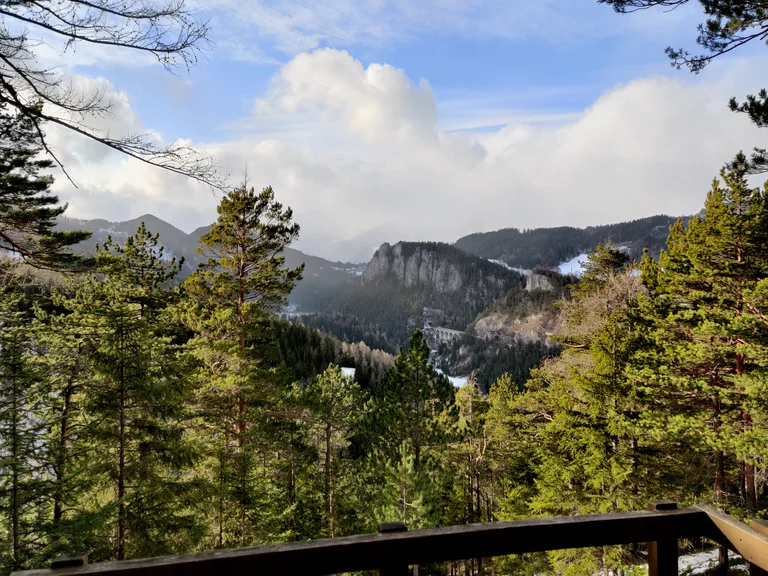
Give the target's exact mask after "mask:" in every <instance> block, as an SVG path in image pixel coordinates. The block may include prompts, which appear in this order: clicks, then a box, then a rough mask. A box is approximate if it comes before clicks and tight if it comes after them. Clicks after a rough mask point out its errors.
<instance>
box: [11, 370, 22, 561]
mask: <svg viewBox="0 0 768 576" xmlns="http://www.w3.org/2000/svg"><path fill="white" fill-rule="evenodd" d="M12 382H13V384H12V386H11V458H12V460H11V532H12V533H13V570H19V569H21V558H20V554H21V542H20V538H19V505H20V503H19V451H20V446H19V407H18V401H19V399H18V394H17V393H18V390H17V387H18V383H17V381H16V377H15V376H14V377H12Z"/></svg>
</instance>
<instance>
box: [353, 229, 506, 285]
mask: <svg viewBox="0 0 768 576" xmlns="http://www.w3.org/2000/svg"><path fill="white" fill-rule="evenodd" d="M387 280H390V281H391V280H394V281H396V282H397V283H399V284H402V285H403V286H405V287H406V288H422V289H427V288H428V289H430V290H431V291H433V292H435V293H437V294H457V293H465V294H466V295H467V296H470V297H481V298H487V297H491V298H493V297H498V296H500V295H502V294H504V293H505V292H506V290H508V289H509V287H510V285H511V284H512V283H515V282H520V281H521V277H520V276H519V275H518V274H515V273H514V272H510V271H509V270H506V269H505V268H503V267H501V266H498V265H495V264H491V263H489V262H487V261H485V260H482V259H481V258H477V257H476V256H472V255H470V254H466V253H464V252H462V251H461V250H458V249H457V248H454V247H452V246H449V245H447V244H438V243H431V242H430V243H414V242H399V243H397V244H395V245H394V246H391V245H390V244H388V243H385V244H382V245H381V247H380V248H379V249H378V250H377V251H376V253H375V254H374V256H373V259H372V260H371V261H370V262H369V263H368V265H367V266H366V267H365V271H364V272H363V276H362V282H363V285H365V284H371V283H376V282H383V281H387Z"/></svg>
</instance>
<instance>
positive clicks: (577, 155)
mask: <svg viewBox="0 0 768 576" xmlns="http://www.w3.org/2000/svg"><path fill="white" fill-rule="evenodd" d="M747 64H748V65H747ZM747 64H745V63H744V62H741V63H736V64H733V65H729V66H726V65H725V64H723V65H719V66H716V67H714V68H712V69H711V70H709V71H707V73H705V74H704V75H702V76H699V77H691V76H686V75H675V76H672V77H665V76H656V77H647V78H639V79H636V80H634V81H631V82H628V83H626V84H623V85H620V86H616V87H615V88H613V89H612V90H610V91H608V92H606V93H605V94H603V95H602V96H601V97H600V98H599V99H598V100H597V101H595V102H594V103H593V104H592V105H591V106H590V107H588V108H587V109H586V110H580V111H570V114H571V115H570V116H566V117H563V118H562V119H561V121H559V122H557V121H556V122H547V123H530V122H528V123H525V122H516V123H510V124H508V125H506V126H504V127H503V128H502V129H500V130H497V131H495V132H491V133H474V134H473V133H466V132H461V133H456V132H446V131H445V130H444V129H443V128H442V127H441V126H442V123H441V119H440V116H439V106H438V103H437V102H436V99H435V95H434V94H433V92H432V90H431V89H430V87H429V84H428V83H427V82H426V81H421V82H418V83H414V82H412V81H411V80H410V79H409V78H408V77H407V75H406V74H405V73H404V72H403V71H402V70H398V69H396V68H393V67H391V66H386V65H379V64H372V65H370V66H368V67H367V68H366V67H364V66H363V65H362V64H361V63H359V62H357V61H356V60H354V59H353V58H352V57H351V56H350V55H349V54H348V53H346V52H343V51H336V50H317V51H314V52H311V53H308V54H301V55H299V56H297V57H296V58H295V59H293V60H292V61H291V62H289V63H288V64H286V65H285V66H284V67H283V68H282V69H281V70H280V71H279V73H278V74H277V75H276V77H275V81H274V83H273V86H272V88H271V89H270V90H269V91H268V93H267V94H265V95H264V96H263V97H262V98H259V99H258V100H256V104H255V105H254V112H253V118H250V119H248V120H247V121H244V122H243V125H244V126H246V127H248V128H250V129H253V127H254V126H258V127H259V130H258V131H254V132H249V131H248V130H244V131H242V132H240V133H237V134H235V135H234V137H233V139H232V140H230V141H222V142H215V143H202V144H201V146H202V147H204V148H206V149H209V150H213V151H215V152H216V156H217V159H218V161H219V163H220V164H221V166H222V167H223V168H224V169H228V170H231V171H232V173H233V174H234V176H235V178H237V176H238V174H239V173H240V171H241V170H242V168H243V166H245V165H246V164H248V168H249V172H250V175H251V178H252V182H253V185H254V186H257V187H260V186H263V185H268V184H269V185H272V186H273V187H274V188H275V190H276V192H277V195H278V197H279V199H280V200H281V201H283V202H284V203H285V204H287V205H290V206H292V207H293V208H294V213H295V216H296V219H297V221H298V222H299V223H300V224H301V225H302V228H303V230H304V233H305V235H306V236H307V237H314V238H318V237H325V238H329V239H330V238H335V239H341V238H347V237H349V236H351V235H353V234H356V233H359V232H361V231H364V230H366V229H369V228H372V227H374V226H377V225H381V224H387V225H391V226H396V227H397V228H399V229H401V230H405V231H408V232H411V233H413V234H414V235H415V236H416V237H421V238H424V239H427V238H429V239H434V240H448V241H452V240H455V239H456V238H457V237H459V236H460V235H462V234H465V233H469V232H473V231H479V230H491V229H497V228H500V227H505V226H519V227H538V226H555V225H579V226H584V225H590V224H599V223H607V222H615V221H620V220H629V219H633V218H638V217H642V216H648V215H652V214H657V213H662V212H663V213H667V214H673V215H677V214H689V213H693V212H695V211H698V210H699V209H700V208H701V206H702V204H703V201H704V196H705V194H706V192H707V190H708V188H709V186H710V183H711V180H712V178H713V177H714V176H715V175H716V174H717V173H718V171H719V168H720V167H721V166H722V165H723V163H724V162H726V161H728V160H729V159H731V158H732V156H733V155H734V153H736V152H737V151H738V150H740V149H744V150H749V149H750V148H752V147H753V146H757V145H765V140H766V135H767V134H766V132H765V131H761V130H759V129H757V128H755V127H753V126H752V125H751V124H750V123H749V121H748V120H747V119H746V118H744V117H741V116H738V115H734V114H733V113H731V112H730V111H728V109H727V106H726V103H727V100H728V98H729V97H730V96H731V95H733V94H744V93H746V92H750V91H753V92H754V90H755V89H757V88H759V87H760V86H761V85H763V84H766V85H768V77H766V76H765V75H763V76H760V75H758V74H756V71H757V70H763V69H765V67H764V66H763V65H762V64H763V62H762V61H752V62H749V63H747ZM120 102H121V106H123V107H124V109H123V113H121V114H120V115H119V116H118V117H116V119H115V120H114V121H118V118H128V119H131V118H133V119H132V120H130V122H131V123H132V124H131V126H132V127H135V124H134V123H136V122H138V120H136V119H135V116H132V112H131V110H130V105H129V101H128V100H127V99H121V100H120ZM467 116H468V117H469V116H471V114H469V113H468V114H467ZM297 117H298V118H300V121H298V122H297V121H296V118H297ZM479 117H484V115H483V114H479ZM283 121H285V122H286V124H287V126H289V127H294V128H297V130H299V132H298V133H299V134H300V137H297V136H296V133H294V132H291V128H289V129H287V130H285V129H284V130H281V129H280V126H281V123H282V122H283ZM291 122H294V124H291ZM56 137H57V139H58V140H57V142H56V144H57V145H58V147H59V149H66V150H67V154H68V155H69V156H71V157H72V158H74V159H75V160H76V162H74V163H73V164H74V167H73V170H72V173H73V177H74V178H75V179H76V181H77V182H78V184H80V185H81V189H80V190H74V189H72V188H71V187H69V185H68V184H66V182H65V181H64V180H63V179H61V178H60V179H59V182H58V183H57V188H58V189H59V190H60V191H61V194H62V197H64V198H65V199H68V200H70V202H71V209H72V212H73V215H78V216H84V217H95V216H101V217H106V218H109V219H128V218H132V217H136V216H139V215H141V214H143V213H146V212H151V213H154V214H155V215H157V216H159V217H161V218H164V219H167V220H169V221H171V222H172V223H174V224H176V225H177V226H180V227H182V228H184V229H187V230H191V229H192V228H194V227H197V226H200V225H202V224H205V223H208V222H210V221H212V220H213V218H214V215H215V204H216V198H214V197H213V196H212V195H211V193H210V191H209V190H207V189H205V188H204V187H201V186H199V185H197V184H194V183H191V182H189V181H186V180H184V179H183V178H180V177H178V176H174V175H171V174H168V173H166V172H163V171H162V170H158V169H154V168H151V167H148V166H144V165H140V164H139V163H137V162H135V161H131V160H126V159H124V158H121V157H119V156H116V155H114V154H111V153H110V154H108V155H107V157H106V158H105V157H104V156H103V155H97V152H96V151H95V150H92V149H91V148H90V147H89V146H86V145H84V144H83V143H82V142H81V141H80V140H81V139H78V138H74V137H71V136H64V135H59V134H57V135H56ZM89 155H93V156H89ZM69 156H68V157H69ZM87 157H98V158H99V161H98V162H91V163H89V162H88V161H87ZM392 240H397V238H392ZM305 249H308V250H311V248H307V247H305Z"/></svg>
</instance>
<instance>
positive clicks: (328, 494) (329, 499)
mask: <svg viewBox="0 0 768 576" xmlns="http://www.w3.org/2000/svg"><path fill="white" fill-rule="evenodd" d="M332 432H333V429H332V428H331V425H330V423H328V424H326V425H325V505H326V510H328V535H329V536H330V537H331V538H333V532H334V526H333V524H334V522H333V516H334V513H333V512H334V511H333V492H332V490H333V489H332V486H331V483H332V480H331V434H332Z"/></svg>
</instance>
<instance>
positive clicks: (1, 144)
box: [0, 104, 90, 268]
mask: <svg viewBox="0 0 768 576" xmlns="http://www.w3.org/2000/svg"><path fill="white" fill-rule="evenodd" d="M42 148H43V144H42V135H41V134H40V133H39V132H38V130H37V128H36V126H35V124H34V122H33V121H32V120H30V119H29V117H28V116H24V115H18V114H15V113H13V112H9V111H8V110H7V106H6V105H5V104H3V105H2V106H0V250H3V251H7V252H13V253H15V254H17V255H18V256H19V257H21V258H23V259H24V260H26V261H28V262H30V263H32V264H35V265H37V266H44V267H48V268H72V267H75V266H78V265H81V264H82V262H81V259H80V258H79V257H77V256H75V255H74V254H72V253H71V252H70V251H68V250H67V248H68V247H70V246H72V245H74V244H77V243H78V242H80V241H82V240H85V239H87V238H88V237H89V236H90V233H88V232H78V231H70V232H60V231H57V230H54V225H55V224H56V218H57V217H58V216H60V215H61V214H63V213H64V211H65V210H66V209H67V206H66V204H64V205H59V199H58V197H56V196H55V195H53V194H51V190H50V189H51V185H52V184H53V177H52V176H50V175H43V174H41V172H44V171H46V170H48V169H50V168H52V167H53V162H52V161H51V160H49V159H47V158H46V159H38V155H39V153H40V152H42Z"/></svg>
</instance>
